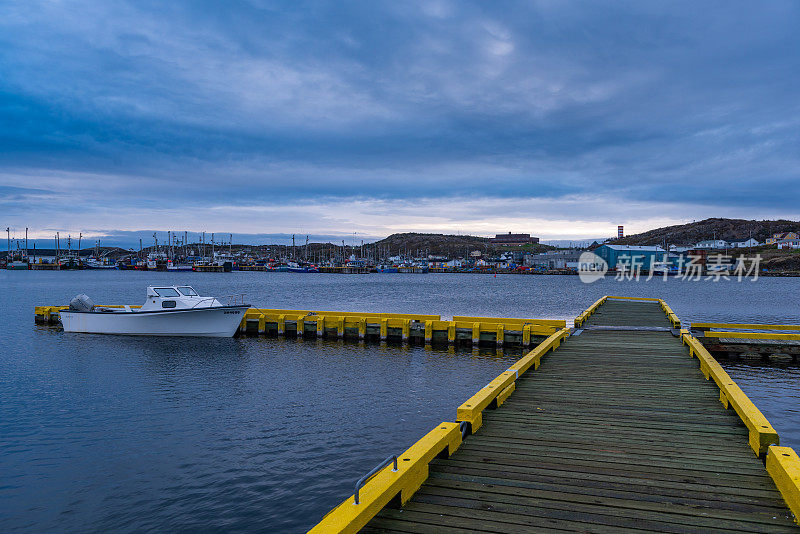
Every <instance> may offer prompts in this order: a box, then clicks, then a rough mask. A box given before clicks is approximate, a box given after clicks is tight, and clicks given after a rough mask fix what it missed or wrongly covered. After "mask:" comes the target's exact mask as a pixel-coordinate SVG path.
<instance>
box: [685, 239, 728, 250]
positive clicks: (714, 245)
mask: <svg viewBox="0 0 800 534" xmlns="http://www.w3.org/2000/svg"><path fill="white" fill-rule="evenodd" d="M694 248H705V249H711V250H719V249H721V248H730V244H729V243H728V242H727V241H725V240H724V239H713V240H712V239H709V240H708V241H700V242H699V243H698V244H696V245H695V246H694Z"/></svg>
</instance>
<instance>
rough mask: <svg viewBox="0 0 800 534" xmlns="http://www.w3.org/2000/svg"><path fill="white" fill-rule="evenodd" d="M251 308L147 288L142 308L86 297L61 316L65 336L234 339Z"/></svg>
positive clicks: (187, 290) (186, 289) (189, 292)
mask: <svg viewBox="0 0 800 534" xmlns="http://www.w3.org/2000/svg"><path fill="white" fill-rule="evenodd" d="M249 307H250V306H249V305H248V304H244V303H242V304H234V305H223V304H222V303H221V302H220V301H219V300H217V299H216V298H214V297H201V296H200V295H198V294H197V292H196V291H195V290H194V289H192V288H191V287H190V286H153V287H148V288H147V301H146V302H145V303H144V305H142V307H141V308H132V307H130V306H124V307H122V308H110V307H101V306H95V305H94V303H93V302H92V300H91V299H90V298H89V297H87V296H86V295H78V296H77V297H75V298H74V299H72V302H70V305H69V309H68V310H63V311H62V312H60V315H61V324H62V325H63V326H64V331H65V332H81V333H87V334H124V335H135V336H205V337H231V336H233V335H234V334H235V333H236V330H237V328H238V327H239V323H240V322H241V320H242V318H243V317H244V314H245V312H246V311H247V309H248V308H249Z"/></svg>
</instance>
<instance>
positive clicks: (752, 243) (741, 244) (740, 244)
mask: <svg viewBox="0 0 800 534" xmlns="http://www.w3.org/2000/svg"><path fill="white" fill-rule="evenodd" d="M760 244H761V243H759V242H758V241H757V240H755V239H753V238H752V237H751V238H750V239H747V240H745V241H731V248H750V247H757V246H759V245H760Z"/></svg>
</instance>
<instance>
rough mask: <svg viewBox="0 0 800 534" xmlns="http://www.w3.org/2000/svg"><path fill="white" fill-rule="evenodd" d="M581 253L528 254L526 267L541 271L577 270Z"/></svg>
mask: <svg viewBox="0 0 800 534" xmlns="http://www.w3.org/2000/svg"><path fill="white" fill-rule="evenodd" d="M580 255H581V253H580V251H577V252H563V253H553V252H548V253H544V254H528V255H527V256H525V262H524V263H525V265H526V266H528V267H536V268H539V269H577V268H578V259H579V258H580Z"/></svg>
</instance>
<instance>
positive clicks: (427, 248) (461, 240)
mask: <svg viewBox="0 0 800 534" xmlns="http://www.w3.org/2000/svg"><path fill="white" fill-rule="evenodd" d="M373 245H374V246H377V247H379V250H388V251H389V253H390V254H392V255H395V254H399V253H406V254H413V255H417V254H419V255H424V254H430V255H437V256H438V255H442V256H463V255H466V254H469V253H470V252H472V251H473V250H480V251H481V252H483V253H487V254H492V253H495V252H500V251H503V250H525V251H534V252H536V251H542V250H550V249H553V248H554V247H551V246H549V245H540V244H536V245H526V246H524V247H502V246H497V245H494V244H492V243H491V242H490V241H489V239H488V238H486V237H477V236H471V235H446V234H418V233H403V234H392V235H390V236H389V237H387V238H385V239H381V240H380V241H376V242H375V243H374V244H373Z"/></svg>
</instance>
